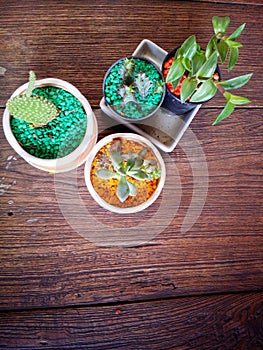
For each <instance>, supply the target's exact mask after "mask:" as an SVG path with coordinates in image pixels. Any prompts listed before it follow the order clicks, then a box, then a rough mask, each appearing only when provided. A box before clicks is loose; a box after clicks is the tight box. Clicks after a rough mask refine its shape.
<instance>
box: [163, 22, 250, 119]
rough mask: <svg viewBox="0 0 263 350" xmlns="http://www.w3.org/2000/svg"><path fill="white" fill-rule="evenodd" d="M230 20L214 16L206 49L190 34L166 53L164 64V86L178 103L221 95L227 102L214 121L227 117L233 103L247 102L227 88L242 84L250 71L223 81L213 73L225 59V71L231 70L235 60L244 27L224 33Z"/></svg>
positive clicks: (202, 100) (200, 101)
mask: <svg viewBox="0 0 263 350" xmlns="http://www.w3.org/2000/svg"><path fill="white" fill-rule="evenodd" d="M229 23H230V18H229V17H222V18H221V17H218V16H214V17H213V18H212V24H213V30H214V34H213V36H212V37H211V39H210V40H209V41H208V44H207V46H206V49H205V50H202V49H201V48H200V46H199V44H198V43H197V42H196V37H195V35H191V36H190V37H188V38H187V39H186V40H185V41H184V42H183V44H182V45H181V46H180V47H179V48H178V49H176V50H174V52H172V55H170V53H169V54H168V55H167V56H166V58H165V60H164V63H163V73H164V77H165V79H166V85H167V87H168V89H169V91H170V92H171V93H172V94H174V95H176V96H177V95H178V97H180V101H181V103H187V102H190V104H191V103H193V104H194V103H204V102H206V101H208V100H210V99H211V98H213V97H214V96H215V94H216V92H217V91H218V90H219V91H220V92H221V93H222V94H223V96H224V97H225V99H226V105H225V107H224V109H223V110H222V112H221V113H220V114H219V115H218V117H217V118H216V119H215V121H214V123H213V124H216V123H218V122H219V121H221V120H222V119H224V118H226V117H228V116H229V115H230V114H231V113H232V112H233V110H234V108H235V106H236V105H241V104H246V103H249V102H250V100H249V99H248V98H246V97H242V96H238V95H234V94H232V93H230V92H229V91H230V90H233V89H237V88H240V87H242V86H244V85H245V84H246V83H247V82H248V81H249V80H250V78H251V76H252V73H250V74H244V75H241V76H238V77H235V78H231V79H228V80H225V81H222V80H220V79H219V78H220V77H219V74H218V73H216V69H217V67H218V64H220V63H221V64H224V63H225V62H226V63H227V68H228V71H231V70H232V69H233V67H234V66H235V64H236V62H237V59H238V53H239V48H240V47H241V46H243V45H242V44H241V43H240V42H238V41H237V40H236V39H238V37H239V36H240V34H241V33H242V31H243V30H244V28H245V23H243V24H242V25H240V26H239V27H238V28H237V29H236V30H235V31H234V32H233V33H232V34H230V35H226V30H227V28H228V26H229ZM192 108H193V107H192Z"/></svg>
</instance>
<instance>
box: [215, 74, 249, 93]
mask: <svg viewBox="0 0 263 350" xmlns="http://www.w3.org/2000/svg"><path fill="white" fill-rule="evenodd" d="M252 75H253V73H250V74H245V75H240V76H239V77H236V78H232V79H229V80H225V81H220V82H219V83H218V84H219V85H221V86H222V87H223V88H224V89H225V90H233V89H238V88H240V87H241V86H243V85H245V84H246V83H247V82H248V81H249V80H250V78H251V77H252Z"/></svg>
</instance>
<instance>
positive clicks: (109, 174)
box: [96, 169, 119, 180]
mask: <svg viewBox="0 0 263 350" xmlns="http://www.w3.org/2000/svg"><path fill="white" fill-rule="evenodd" d="M96 175H97V176H98V177H100V178H101V179H104V180H108V179H119V175H118V174H116V173H114V172H113V171H111V170H109V169H99V170H98V171H97V172H96Z"/></svg>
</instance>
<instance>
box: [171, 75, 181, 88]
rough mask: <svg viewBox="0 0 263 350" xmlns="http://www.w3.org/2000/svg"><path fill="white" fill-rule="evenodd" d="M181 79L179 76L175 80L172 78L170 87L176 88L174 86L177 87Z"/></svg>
mask: <svg viewBox="0 0 263 350" xmlns="http://www.w3.org/2000/svg"><path fill="white" fill-rule="evenodd" d="M180 80H181V77H180V78H178V79H176V80H174V81H173V82H172V87H173V89H176V87H177V85H178V84H179V81H180Z"/></svg>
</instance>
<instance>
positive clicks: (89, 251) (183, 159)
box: [0, 109, 263, 310]
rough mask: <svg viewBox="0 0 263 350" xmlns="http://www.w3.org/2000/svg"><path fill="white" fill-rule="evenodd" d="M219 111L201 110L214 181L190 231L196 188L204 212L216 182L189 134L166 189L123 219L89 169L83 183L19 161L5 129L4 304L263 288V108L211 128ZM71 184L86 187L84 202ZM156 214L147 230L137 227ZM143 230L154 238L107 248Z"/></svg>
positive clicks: (0, 253)
mask: <svg viewBox="0 0 263 350" xmlns="http://www.w3.org/2000/svg"><path fill="white" fill-rule="evenodd" d="M215 115H216V111H215V110H213V109H201V110H200V112H199V113H198V116H196V119H195V120H194V121H193V123H192V124H191V129H192V130H193V133H194V134H195V135H196V137H197V139H198V142H199V143H200V145H201V149H202V150H203V152H204V154H205V157H206V161H207V166H208V170H209V171H208V174H209V188H208V194H207V198H206V201H205V205H204V207H203V211H202V214H201V216H200V217H199V218H197V220H196V222H195V224H194V225H193V227H192V228H191V229H190V230H189V231H188V232H184V231H182V223H183V220H184V219H185V218H186V215H187V212H188V209H189V207H190V205H191V204H192V202H191V201H192V195H193V193H194V190H195V205H196V207H194V208H195V209H196V210H197V211H198V210H199V209H200V208H199V206H201V209H202V205H203V202H202V201H203V191H204V190H206V188H205V187H203V185H202V184H203V183H205V181H206V180H207V178H206V174H205V173H203V172H202V166H203V165H204V164H203V163H202V159H201V158H200V154H201V153H200V154H199V153H196V158H195V159H194V160H192V162H189V159H188V158H187V156H188V157H189V156H190V153H191V152H194V151H195V148H196V144H195V142H194V141H193V140H192V139H191V137H190V141H189V139H187V138H186V137H187V135H185V136H184V138H183V139H182V141H181V142H180V145H179V146H178V147H177V148H176V149H175V150H174V152H172V153H171V154H169V155H168V154H166V155H164V157H165V162H166V165H167V172H168V176H167V183H166V186H165V189H164V195H162V196H161V197H160V198H159V199H158V200H157V202H156V203H154V204H153V205H152V206H151V207H149V208H148V209H147V210H145V211H143V212H141V213H139V214H137V215H125V216H121V217H120V216H118V215H117V214H116V215H115V214H111V213H108V212H106V211H104V210H103V209H102V208H100V207H99V206H98V205H96V204H95V202H94V201H93V200H92V199H91V198H90V196H89V194H88V193H87V190H86V186H85V182H84V178H83V166H82V167H80V168H79V170H78V172H77V184H76V183H75V182H76V174H74V173H73V174H72V173H71V172H69V173H67V176H66V178H63V179H62V180H61V181H60V178H59V179H58V180H57V181H56V183H54V175H50V174H46V173H44V172H42V171H40V170H37V169H34V168H33V167H31V166H30V165H28V164H27V163H26V162H24V161H23V160H22V159H21V158H20V157H18V156H16V158H17V159H14V158H12V156H14V155H15V154H14V152H13V150H12V149H11V148H10V146H9V145H8V144H7V142H6V141H5V140H4V136H3V134H1V142H0V143H1V149H0V154H1V160H0V162H1V169H2V171H1V189H2V190H3V191H2V193H1V194H2V195H1V197H0V199H1V208H0V232H1V233H0V234H1V241H0V257H1V270H0V307H1V309H6V310H8V309H23V308H26V309H27V308H37V307H49V306H65V305H78V304H97V303H105V302H116V301H119V300H122V301H127V300H133V301H134V300H145V299H151V298H167V297H176V296H185V295H196V294H202V293H218V292H229V291H233V292H234V291H252V290H261V289H262V286H263V246H262V232H263V230H262V222H263V220H262V219H263V218H262V198H263V196H262V188H263V187H262V125H261V123H260V116H261V111H260V110H253V114H251V113H250V111H249V110H246V109H239V110H238V113H237V114H235V115H234V116H233V117H232V118H231V119H229V120H226V121H225V122H224V123H222V124H221V125H220V124H219V125H218V126H217V127H212V126H211V121H212V120H213V119H214V118H215ZM98 117H99V115H98ZM101 118H102V117H101ZM248 121H249V123H248ZM99 125H100V127H102V125H103V120H102V119H100V120H99ZM110 130H112V129H110ZM106 132H110V131H109V130H108V131H104V134H105V133H106ZM111 132H112V131H111ZM184 139H185V141H184ZM191 140H192V141H191ZM188 141H189V142H188ZM191 142H193V143H192V144H191ZM187 145H188V148H186V147H187ZM185 152H186V154H185ZM194 154H195V153H194ZM10 157H11V158H10ZM200 167H201V169H200ZM193 169H195V171H197V173H195V176H196V179H197V180H198V184H199V185H198V187H197V188H195V187H194V181H193V171H194V170H193ZM177 174H178V175H177ZM180 181H181V184H180ZM9 185H10V187H9ZM55 189H63V190H64V191H65V194H66V196H65V198H64V200H65V201H66V202H65V203H64V204H65V206H64V209H65V207H66V209H67V208H69V209H70V213H72V214H73V215H72V216H73V218H78V220H77V227H76V226H74V225H76V221H74V222H73V226H70V225H69V223H68V222H67V220H66V219H68V217H65V215H64V216H63V215H62V212H61V206H59V205H58V202H57V200H58V198H57V197H56V193H55ZM180 191H181V194H182V195H181V200H180V196H179V194H180ZM72 193H79V195H80V198H81V200H82V201H83V205H84V209H83V208H82V207H81V205H79V202H78V197H77V199H76V198H75V196H73V199H72ZM75 200H76V202H75ZM60 204H61V203H60ZM177 206H178V208H177ZM160 207H161V208H163V209H162V210H163V211H159V212H158V209H159V208H160ZM177 209H178V210H177ZM67 215H69V212H67ZM193 215H195V212H194V213H193ZM197 217H198V215H197ZM145 222H146V223H147V226H146V228H143V226H138V225H143V224H144V223H145ZM70 223H72V222H70ZM104 225H106V228H105V226H104ZM138 227H141V228H140V230H139V229H138ZM127 228H128V229H127ZM154 230H157V231H154ZM158 230H159V232H158ZM127 231H128V233H127ZM83 232H84V233H83ZM138 232H139V233H140V234H142V237H141V236H139V237H138V236H136V234H138ZM153 232H155V233H154V234H153ZM134 237H137V239H138V242H145V244H144V245H141V246H138V247H136V248H129V247H120V246H116V247H111V248H110V247H103V246H98V245H99V244H100V245H103V244H110V243H112V239H113V238H114V239H116V241H117V240H118V241H117V242H118V243H119V242H120V240H121V242H122V244H123V245H125V244H127V245H129V244H130V245H135V243H134V241H133V240H134V239H135V238H134ZM107 242H109V243H107Z"/></svg>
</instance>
